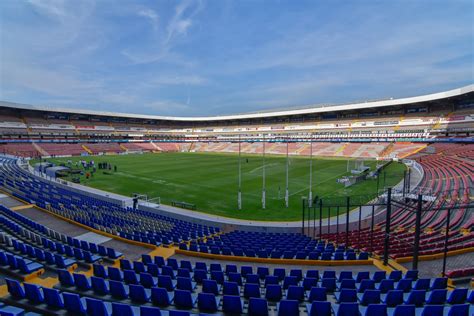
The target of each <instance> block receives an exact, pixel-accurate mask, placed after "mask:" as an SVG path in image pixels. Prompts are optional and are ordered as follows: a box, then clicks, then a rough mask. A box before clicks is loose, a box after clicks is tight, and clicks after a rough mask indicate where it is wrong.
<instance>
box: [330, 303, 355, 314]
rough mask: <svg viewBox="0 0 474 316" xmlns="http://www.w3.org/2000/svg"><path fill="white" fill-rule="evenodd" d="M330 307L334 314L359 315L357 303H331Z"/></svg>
mask: <svg viewBox="0 0 474 316" xmlns="http://www.w3.org/2000/svg"><path fill="white" fill-rule="evenodd" d="M332 309H333V311H334V315H335V316H355V315H360V312H359V304H358V303H341V304H333V305H332Z"/></svg>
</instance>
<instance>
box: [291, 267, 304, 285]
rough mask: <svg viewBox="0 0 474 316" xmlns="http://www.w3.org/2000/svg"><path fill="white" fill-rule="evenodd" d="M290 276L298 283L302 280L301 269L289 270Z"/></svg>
mask: <svg viewBox="0 0 474 316" xmlns="http://www.w3.org/2000/svg"><path fill="white" fill-rule="evenodd" d="M290 276H292V277H295V278H296V280H297V281H298V282H300V281H301V280H302V279H303V271H301V269H291V270H290Z"/></svg>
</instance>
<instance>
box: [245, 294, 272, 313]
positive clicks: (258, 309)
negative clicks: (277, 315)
mask: <svg viewBox="0 0 474 316" xmlns="http://www.w3.org/2000/svg"><path fill="white" fill-rule="evenodd" d="M248 314H249V315H253V316H268V303H267V300H266V299H263V298H255V297H252V298H250V300H249V307H248Z"/></svg>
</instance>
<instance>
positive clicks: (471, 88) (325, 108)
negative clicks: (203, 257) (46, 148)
mask: <svg viewBox="0 0 474 316" xmlns="http://www.w3.org/2000/svg"><path fill="white" fill-rule="evenodd" d="M472 92H474V84H471V85H468V86H465V87H461V88H457V89H453V90H449V91H445V92H438V93H432V94H426V95H422V96H416V97H407V98H400V99H393V98H390V99H385V100H376V101H365V102H357V103H347V104H339V105H308V106H304V107H300V108H293V109H281V110H269V111H261V112H253V113H243V114H233V115H216V116H196V117H177V116H159V115H144V114H131V113H115V112H105V111H92V110H82V109H70V108H56V107H50V106H36V105H28V104H20V103H13V102H7V101H0V106H1V107H8V108H13V109H21V110H32V111H43V112H55V113H68V114H82V115H92V116H107V117H120V118H130V119H145V120H163V121H176V122H204V121H207V122H209V121H225V120H244V119H258V118H269V117H278V116H292V115H305V114H318V113H325V112H337V111H347V110H363V109H374V108H382V107H389V106H400V105H408V104H416V103H422V102H428V101H437V100H442V99H447V98H452V97H457V96H462V95H464V94H468V93H472Z"/></svg>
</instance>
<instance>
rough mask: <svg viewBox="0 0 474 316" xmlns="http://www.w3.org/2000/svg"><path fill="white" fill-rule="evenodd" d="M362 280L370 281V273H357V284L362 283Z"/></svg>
mask: <svg viewBox="0 0 474 316" xmlns="http://www.w3.org/2000/svg"><path fill="white" fill-rule="evenodd" d="M362 280H370V273H369V272H368V271H359V272H358V273H357V276H356V283H361V282H362ZM374 282H375V281H374Z"/></svg>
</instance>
